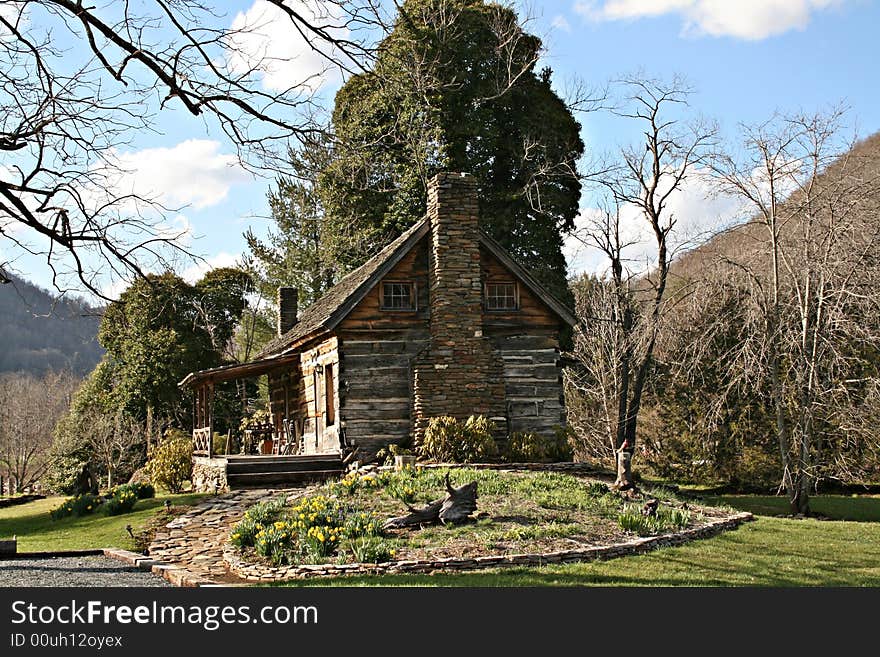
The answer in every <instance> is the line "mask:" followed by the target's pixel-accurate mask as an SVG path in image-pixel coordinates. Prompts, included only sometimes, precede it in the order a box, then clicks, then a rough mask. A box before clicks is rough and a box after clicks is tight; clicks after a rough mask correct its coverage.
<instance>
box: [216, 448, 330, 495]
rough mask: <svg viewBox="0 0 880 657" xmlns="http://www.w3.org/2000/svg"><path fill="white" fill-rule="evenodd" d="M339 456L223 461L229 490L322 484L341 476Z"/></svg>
mask: <svg viewBox="0 0 880 657" xmlns="http://www.w3.org/2000/svg"><path fill="white" fill-rule="evenodd" d="M343 470H344V467H343V465H342V458H341V457H340V456H339V454H307V455H297V456H233V457H229V458H228V460H227V462H226V479H227V482H228V483H229V487H230V488H247V487H249V486H265V485H268V484H273V485H274V484H299V483H307V482H312V481H323V480H325V479H331V478H333V477H337V476H339V475H341V474H342V472H343Z"/></svg>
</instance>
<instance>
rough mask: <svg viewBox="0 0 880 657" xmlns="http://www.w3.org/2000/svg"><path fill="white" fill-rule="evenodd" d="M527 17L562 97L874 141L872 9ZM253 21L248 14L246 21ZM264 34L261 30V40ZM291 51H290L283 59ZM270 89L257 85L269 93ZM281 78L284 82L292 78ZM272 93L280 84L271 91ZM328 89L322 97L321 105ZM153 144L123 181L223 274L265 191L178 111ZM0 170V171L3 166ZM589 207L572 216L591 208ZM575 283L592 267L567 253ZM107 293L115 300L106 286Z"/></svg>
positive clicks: (600, 137)
mask: <svg viewBox="0 0 880 657" xmlns="http://www.w3.org/2000/svg"><path fill="white" fill-rule="evenodd" d="M259 3H260V0H244V1H235V2H223V3H218V5H219V6H222V8H223V10H224V11H225V12H226V14H227V18H226V20H227V21H228V22H229V23H230V24H231V23H232V22H233V21H236V20H239V21H241V20H244V19H245V18H246V17H247V16H254V15H256V14H258V13H259V12H260V11H263V9H261V7H260V4H259ZM515 6H516V7H517V9H518V10H519V12H520V14H521V15H526V14H530V15H532V16H533V21H532V22H531V23H530V24H529V28H530V30H531V31H533V32H536V33H538V34H539V35H541V36H542V37H543V38H544V40H545V44H546V46H547V53H546V55H545V57H544V63H546V64H547V65H549V66H551V67H552V68H553V70H554V72H555V76H554V79H555V80H556V83H557V87H558V88H559V89H560V90H561V89H564V88H565V86H566V83H567V82H568V81H570V80H572V79H574V78H575V77H577V78H580V79H582V80H584V81H585V82H587V83H592V84H602V83H604V82H605V81H607V80H609V79H614V78H616V77H618V76H620V75H622V74H625V73H629V72H634V71H639V70H640V71H643V72H644V73H645V74H647V75H649V76H652V77H664V78H668V77H670V76H672V75H673V74H678V75H682V76H684V77H685V78H686V79H687V80H688V81H689V82H690V83H691V84H692V86H693V87H694V89H695V91H696V93H695V95H694V96H693V98H692V104H693V107H694V109H695V110H697V111H699V112H700V113H701V114H703V115H705V116H706V117H708V118H711V119H714V120H716V121H717V122H718V123H719V125H720V127H721V129H722V132H723V134H724V135H726V136H732V135H734V133H735V129H736V125H737V123H738V122H757V121H761V120H763V119H766V118H769V116H770V115H771V114H772V113H773V112H774V111H775V110H780V111H783V112H786V111H793V110H801V109H802V110H806V111H815V110H818V109H822V108H823V107H827V106H829V105H831V104H833V103H836V102H840V101H843V102H845V103H846V104H847V105H849V107H850V108H851V113H850V121H851V122H852V123H854V124H857V126H858V130H859V134H860V135H861V136H867V135H869V134H871V133H873V132H875V131H877V130H880V85H878V84H877V74H876V72H875V70H874V68H875V66H876V62H877V60H878V59H880V57H878V55H880V47H878V39H877V35H876V28H877V26H878V25H880V9H878V6H877V3H876V2H874V1H871V0H738V1H736V2H733V1H729V0H596V1H594V2H590V1H584V0H581V1H579V2H572V1H571V0H564V1H550V2H542V3H532V4H531V5H526V4H525V3H516V5H515ZM248 12H251V13H248ZM270 31H271V30H270ZM285 34H289V33H285V32H279V33H278V34H268V35H267V37H268V39H267V42H266V43H267V44H268V46H267V47H270V48H282V49H286V50H285V54H288V55H295V54H296V52H297V51H296V47H295V46H296V44H291V43H290V38H289V36H286V37H285V36H284V35H285ZM291 48H292V50H291ZM314 65H315V64H314V62H310V61H305V60H300V61H297V58H296V57H294V61H293V62H292V63H291V64H290V67H291V70H290V71H285V70H280V71H274V72H273V73H272V76H279V77H280V79H281V81H283V80H284V79H285V77H284V76H285V75H288V74H289V75H290V76H292V77H295V76H297V75H301V74H302V72H303V71H304V70H305V71H308V70H310V67H311V69H314ZM272 76H270V77H269V78H266V79H265V80H264V84H266V85H267V86H271V84H273V79H272ZM291 79H292V78H291ZM276 81H277V80H276ZM338 84H339V80H338V78H336V79H332V80H330V81H329V82H328V83H326V84H325V86H324V88H323V90H322V93H323V94H324V97H325V98H326V99H327V102H328V106H329V103H330V99H331V98H332V94H333V92H334V91H335V89H336V88H338ZM582 123H583V136H584V141H585V142H586V144H587V147H588V149H590V150H591V151H593V152H600V151H607V150H611V149H614V148H615V147H616V146H617V145H620V144H622V143H624V142H626V141H628V140H629V139H630V138H631V137H632V135H631V134H629V132H628V128H627V126H624V125H621V123H620V122H619V121H616V120H613V119H612V118H610V117H608V116H606V115H602V114H589V115H586V116H584V117H582ZM158 126H159V128H160V131H161V134H146V133H145V134H142V135H138V136H137V137H136V138H135V140H134V141H133V142H132V144H131V145H130V148H129V150H127V151H125V152H124V153H123V154H122V157H123V158H124V160H125V162H126V164H127V165H128V166H129V168H131V169H132V170H133V171H134V173H133V177H134V178H133V180H134V182H133V183H131V184H136V185H138V186H140V188H142V189H146V190H149V191H155V192H156V193H158V194H160V195H161V197H162V200H164V201H166V202H167V203H169V204H170V205H173V206H175V207H180V208H181V210H180V212H179V214H178V215H176V216H174V217H172V218H171V219H170V223H171V224H172V225H176V226H178V227H181V228H185V229H187V230H188V231H189V233H190V237H189V238H188V239H190V240H191V242H190V244H191V247H192V249H193V250H194V251H196V252H197V253H198V254H200V255H201V256H203V257H204V258H205V259H206V263H207V264H206V263H202V264H200V265H192V266H188V265H185V264H184V265H181V271H182V272H184V273H186V275H187V276H188V277H190V278H195V277H197V276H198V274H199V272H201V271H203V270H204V269H205V268H206V267H207V266H210V265H228V264H232V263H234V261H235V260H236V259H237V258H238V257H239V256H240V254H241V253H242V251H243V249H244V240H243V239H242V233H243V232H244V231H245V230H246V229H247V228H248V227H249V226H251V227H253V228H254V230H255V232H257V233H258V234H261V233H263V232H264V231H265V230H266V228H267V226H268V222H267V220H266V218H265V217H266V214H267V208H266V201H265V196H266V191H267V190H268V189H269V187H270V185H271V183H272V181H271V179H260V178H255V177H253V176H252V175H251V174H248V173H246V172H244V171H243V170H241V169H240V168H238V167H237V166H236V164H235V158H234V155H233V153H234V150H233V149H232V148H231V146H230V145H229V144H228V143H227V142H226V141H225V139H224V138H223V136H222V134H221V133H220V132H219V131H216V132H215V131H213V130H211V129H209V128H206V127H205V125H204V124H203V123H201V122H200V121H197V120H193V119H191V118H190V117H188V116H186V115H185V114H184V113H183V112H180V111H169V112H165V113H164V114H162V115H161V116H160V120H159V123H158ZM0 164H2V162H0ZM688 193H689V194H690V197H688V198H682V199H680V204H681V206H682V207H687V209H688V210H687V211H688V212H691V213H692V214H694V215H695V216H697V215H699V216H705V217H707V221H708V222H709V223H711V222H713V221H723V220H724V217H723V216H722V215H723V214H724V212H725V211H729V210H725V208H724V207H722V206H717V207H716V206H713V205H712V203H711V202H709V201H707V200H706V199H705V198H703V196H702V194H701V193H700V192H699V191H696V190H691V191H690V192H688ZM589 204H590V198H589V197H585V198H584V200H583V205H584V207H585V208H587V207H589ZM568 255H569V256H570V258H571V261H570V264H571V269H572V273H574V272H576V271H578V270H583V269H585V268H593V267H595V261H594V260H592V259H591V257H590V256H585V255H584V254H583V253H582V252H580V251H578V250H576V249H574V248H573V247H572V248H571V249H570V251H569V253H568ZM14 265H15V268H16V269H17V270H18V272H19V273H21V274H24V275H25V276H27V277H29V278H30V279H32V280H34V281H35V282H37V283H39V284H41V285H44V286H48V285H49V273H48V271H45V270H44V268H43V267H41V266H40V264H39V262H37V261H34V260H33V259H28V258H19V259H17V260H16V261H15V263H14ZM105 289H106V290H108V291H118V289H119V284H118V283H116V284H114V283H112V282H107V284H106V286H105Z"/></svg>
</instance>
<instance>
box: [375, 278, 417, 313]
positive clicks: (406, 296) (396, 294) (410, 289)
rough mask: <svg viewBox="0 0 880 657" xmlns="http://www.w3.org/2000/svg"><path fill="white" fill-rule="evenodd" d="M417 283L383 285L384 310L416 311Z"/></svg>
mask: <svg viewBox="0 0 880 657" xmlns="http://www.w3.org/2000/svg"><path fill="white" fill-rule="evenodd" d="M415 288H416V286H415V283H396V282H395V283H391V282H389V283H382V310H415V309H416V290H415Z"/></svg>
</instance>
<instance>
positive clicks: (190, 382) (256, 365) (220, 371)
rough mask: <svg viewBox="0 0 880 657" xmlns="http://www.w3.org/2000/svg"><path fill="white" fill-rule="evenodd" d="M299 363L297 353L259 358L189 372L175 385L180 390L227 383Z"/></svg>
mask: <svg viewBox="0 0 880 657" xmlns="http://www.w3.org/2000/svg"><path fill="white" fill-rule="evenodd" d="M297 361H299V353H292V354H284V355H282V356H275V357H274V358H261V359H259V360H252V361H250V362H248V363H233V364H232V365H221V366H220V367H212V368H209V369H206V370H199V371H198V372H190V373H189V374H187V375H186V377H185V378H184V379H183V380H182V381H181V382H180V383H178V384H177V385H178V386H179V387H181V388H184V387H193V386H196V385H198V384H199V383H204V382H207V381H210V382H217V381H229V380H231V379H248V378H251V377H254V376H260V375H261V374H266V373H267V372H270V371H272V370H274V369H275V368H277V367H281V366H283V365H287V364H289V363H295V362H297Z"/></svg>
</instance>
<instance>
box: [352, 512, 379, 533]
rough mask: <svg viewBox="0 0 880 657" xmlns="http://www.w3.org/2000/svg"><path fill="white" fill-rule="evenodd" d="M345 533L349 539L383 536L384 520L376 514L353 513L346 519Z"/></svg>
mask: <svg viewBox="0 0 880 657" xmlns="http://www.w3.org/2000/svg"><path fill="white" fill-rule="evenodd" d="M343 533H344V534H345V536H346V537H348V538H360V537H362V536H381V535H382V520H381V519H380V518H379V517H377V516H376V515H375V514H372V513H366V512H364V511H360V512H358V513H353V514H351V515H350V516H348V517H347V518H346V519H345V527H344V528H343Z"/></svg>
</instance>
